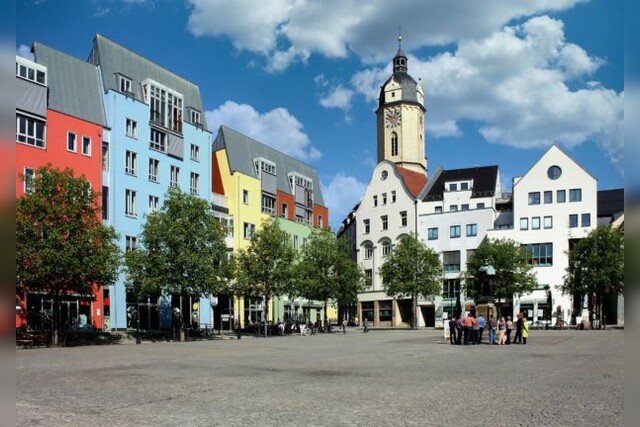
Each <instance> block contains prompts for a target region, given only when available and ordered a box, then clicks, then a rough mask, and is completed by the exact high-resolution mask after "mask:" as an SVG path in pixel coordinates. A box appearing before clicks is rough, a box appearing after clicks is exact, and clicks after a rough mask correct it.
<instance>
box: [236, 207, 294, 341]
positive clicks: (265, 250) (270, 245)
mask: <svg viewBox="0 0 640 427" xmlns="http://www.w3.org/2000/svg"><path fill="white" fill-rule="evenodd" d="M295 259H296V253H295V250H294V249H293V247H292V246H291V243H290V238H289V235H288V234H287V233H286V232H285V231H283V230H282V229H281V228H280V225H279V224H278V221H277V220H275V219H267V220H265V221H263V222H262V226H261V227H260V229H259V230H258V231H256V233H255V234H254V235H253V238H252V239H251V243H250V244H249V246H248V247H247V248H245V249H242V250H240V251H239V253H238V255H237V256H236V259H235V262H236V274H235V285H234V287H235V289H236V292H242V293H243V294H244V295H252V296H262V297H264V298H265V320H266V319H268V318H269V304H267V302H268V301H269V300H270V299H272V298H273V297H278V296H281V295H284V294H290V293H292V292H291V291H292V283H293V277H294V268H293V265H294V261H295ZM264 327H265V331H264V332H265V336H267V325H266V322H265V325H264Z"/></svg>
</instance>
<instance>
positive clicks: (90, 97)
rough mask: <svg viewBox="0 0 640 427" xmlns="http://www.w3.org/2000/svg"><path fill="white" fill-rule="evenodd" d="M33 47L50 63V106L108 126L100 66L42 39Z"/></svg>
mask: <svg viewBox="0 0 640 427" xmlns="http://www.w3.org/2000/svg"><path fill="white" fill-rule="evenodd" d="M32 50H33V54H34V56H35V62H36V63H38V64H42V65H44V66H46V67H47V87H48V88H49V96H48V108H50V109H51V110H55V111H58V112H60V113H63V114H67V115H69V116H72V117H76V118H78V119H82V120H86V121H88V122H91V123H95V124H97V125H100V126H103V127H106V126H107V120H106V116H105V112H104V104H103V103H102V94H101V92H100V76H99V74H98V68H97V67H95V66H94V65H91V64H89V63H87V62H84V61H81V60H80V59H78V58H74V57H73V56H70V55H67V54H66V53H63V52H60V51H59V50H56V49H53V48H50V47H48V46H45V45H43V44H41V43H34V44H33V48H32Z"/></svg>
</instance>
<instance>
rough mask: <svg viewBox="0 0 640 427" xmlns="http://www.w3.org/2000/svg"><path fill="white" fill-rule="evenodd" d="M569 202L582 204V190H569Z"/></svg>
mask: <svg viewBox="0 0 640 427" xmlns="http://www.w3.org/2000/svg"><path fill="white" fill-rule="evenodd" d="M569 201H570V202H581V201H582V189H580V188H572V189H571V190H569Z"/></svg>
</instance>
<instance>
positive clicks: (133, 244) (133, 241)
mask: <svg viewBox="0 0 640 427" xmlns="http://www.w3.org/2000/svg"><path fill="white" fill-rule="evenodd" d="M124 241H125V243H124V244H125V251H126V252H131V251H135V250H136V248H137V247H138V239H137V238H136V237H135V236H125V238H124Z"/></svg>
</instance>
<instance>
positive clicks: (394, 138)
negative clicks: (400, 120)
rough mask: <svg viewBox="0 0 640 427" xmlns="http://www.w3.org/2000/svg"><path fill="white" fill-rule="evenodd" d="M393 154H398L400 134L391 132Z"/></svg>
mask: <svg viewBox="0 0 640 427" xmlns="http://www.w3.org/2000/svg"><path fill="white" fill-rule="evenodd" d="M391 155H392V156H397V155H398V134H397V133H395V132H391Z"/></svg>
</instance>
